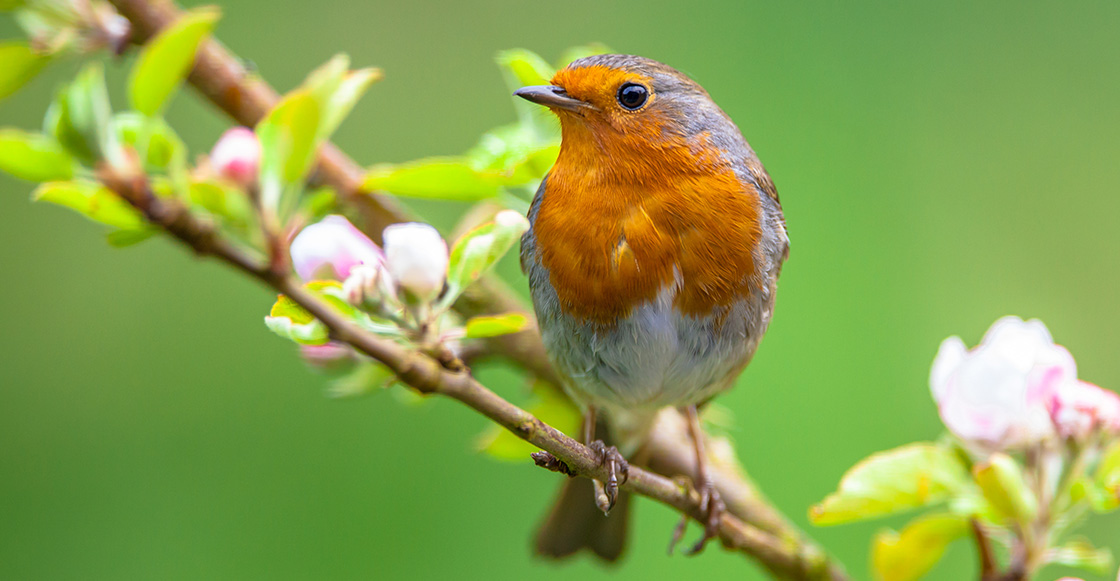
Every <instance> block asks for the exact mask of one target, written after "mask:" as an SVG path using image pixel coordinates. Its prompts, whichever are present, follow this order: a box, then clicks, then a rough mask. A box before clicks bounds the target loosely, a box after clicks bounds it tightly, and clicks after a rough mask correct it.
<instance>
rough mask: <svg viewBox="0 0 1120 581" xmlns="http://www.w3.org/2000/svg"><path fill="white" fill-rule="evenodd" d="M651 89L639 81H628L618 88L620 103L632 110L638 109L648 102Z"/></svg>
mask: <svg viewBox="0 0 1120 581" xmlns="http://www.w3.org/2000/svg"><path fill="white" fill-rule="evenodd" d="M648 98H649V89H646V88H645V87H643V86H642V85H639V84H638V83H626V84H625V85H622V86H621V87H619V88H618V104H619V105H622V106H623V107H625V108H626V109H629V110H631V111H637V110H638V109H641V108H642V105H645V104H646V99H648Z"/></svg>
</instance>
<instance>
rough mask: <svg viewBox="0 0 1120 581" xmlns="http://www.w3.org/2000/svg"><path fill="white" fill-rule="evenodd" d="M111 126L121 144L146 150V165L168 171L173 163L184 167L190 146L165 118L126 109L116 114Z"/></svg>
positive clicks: (138, 149)
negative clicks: (147, 115)
mask: <svg viewBox="0 0 1120 581" xmlns="http://www.w3.org/2000/svg"><path fill="white" fill-rule="evenodd" d="M110 127H111V129H112V132H113V134H114V135H115V136H116V138H117V140H118V142H119V143H121V144H124V145H128V146H130V147H132V148H133V149H135V150H136V151H142V152H146V153H147V156H146V159H145V160H144V163H145V165H146V166H147V167H149V168H152V169H158V170H166V169H168V168H169V167H170V166H171V165H172V163H180V164H183V165H184V166H185V162H186V156H187V146H186V144H184V143H183V140H182V139H180V138H179V135H178V134H176V133H175V130H174V129H172V128H171V126H170V125H168V124H167V122H166V121H164V120H163V119H161V118H152V117H145V116H143V115H141V114H139V113H136V112H133V111H126V112H122V113H117V114H116V115H114V116H113V119H112V121H111V122H110Z"/></svg>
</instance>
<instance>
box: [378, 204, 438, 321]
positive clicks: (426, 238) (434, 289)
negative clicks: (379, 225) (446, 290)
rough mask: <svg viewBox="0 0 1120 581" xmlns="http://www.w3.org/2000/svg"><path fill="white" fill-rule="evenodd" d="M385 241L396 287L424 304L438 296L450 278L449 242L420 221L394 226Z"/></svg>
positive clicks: (383, 237) (387, 261) (385, 233)
mask: <svg viewBox="0 0 1120 581" xmlns="http://www.w3.org/2000/svg"><path fill="white" fill-rule="evenodd" d="M382 239H383V241H384V243H385V261H386V266H387V268H388V269H389V274H390V275H391V276H392V277H393V280H395V281H396V283H397V285H399V287H400V288H402V289H404V290H406V291H408V292H409V294H411V295H412V296H413V297H415V298H416V299H418V300H420V301H421V302H430V301H432V300H434V299H435V298H436V297H438V296H439V293H440V291H442V290H443V281H444V279H445V278H446V277H447V243H446V242H444V241H443V237H441V236H440V235H439V232H437V231H436V229H435V228H432V227H431V226H429V225H427V224H420V223H417V222H410V223H407V224H393V225H392V226H389V227H388V228H386V229H385V232H384V233H383V234H382Z"/></svg>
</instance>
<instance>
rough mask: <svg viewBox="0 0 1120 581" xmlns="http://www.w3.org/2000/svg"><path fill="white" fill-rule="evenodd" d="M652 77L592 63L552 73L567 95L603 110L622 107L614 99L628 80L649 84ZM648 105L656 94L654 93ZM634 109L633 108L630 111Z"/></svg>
mask: <svg viewBox="0 0 1120 581" xmlns="http://www.w3.org/2000/svg"><path fill="white" fill-rule="evenodd" d="M650 81H651V79H650V78H649V77H647V76H645V75H642V74H639V73H635V72H630V71H624V70H621V69H613V68H610V67H606V66H603V65H591V66H586V67H577V68H574V69H567V68H566V69H562V70H560V72H558V73H556V75H555V76H553V77H552V81H551V82H552V84H553V85H556V86H558V87H563V88H564V90H565V91H566V92H567V93H568V96H570V97H573V98H576V99H579V100H580V101H583V102H585V103H590V104H592V105H594V106H595V107H596V108H597V109H599V111H601V112H611V111H614V110H616V109H617V110H620V107H618V105H617V104H616V102H615V95H616V94H617V93H618V88H619V87H621V86H622V85H624V84H626V83H639V84H642V85H645V86H646V88H649V85H650ZM650 97H651V99H650V100H649V101H648V102H647V103H646V106H648V105H649V103H650V102H652V101H653V99H654V98H656V96H655V95H653V94H652V93H651V95H650ZM631 113H633V112H631Z"/></svg>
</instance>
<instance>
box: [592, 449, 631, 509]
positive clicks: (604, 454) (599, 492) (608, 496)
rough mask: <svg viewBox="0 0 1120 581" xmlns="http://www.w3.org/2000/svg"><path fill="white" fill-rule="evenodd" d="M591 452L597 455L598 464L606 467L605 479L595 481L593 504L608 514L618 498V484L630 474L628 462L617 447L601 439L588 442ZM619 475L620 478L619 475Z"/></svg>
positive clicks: (624, 480)
mask: <svg viewBox="0 0 1120 581" xmlns="http://www.w3.org/2000/svg"><path fill="white" fill-rule="evenodd" d="M588 447H589V448H591V451H592V452H595V453H596V454H598V455H599V465H600V466H605V467H606V468H607V481H606V482H599V481H598V480H593V481H592V482H594V483H595V504H596V506H598V507H599V510H601V511H603V514H610V512H611V509H612V508H614V503H615V501H617V500H618V486H619V484H621V483H623V482H626V479H627V477H628V476H629V474H630V463H629V462H627V461H626V458H624V457H623V456H622V454H621V453H619V451H618V448H615V447H614V446H607V445H606V444H605V443H603V441H602V440H595V441H594V442H591V443H590V444H588ZM620 476H621V480H619V477H620Z"/></svg>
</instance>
